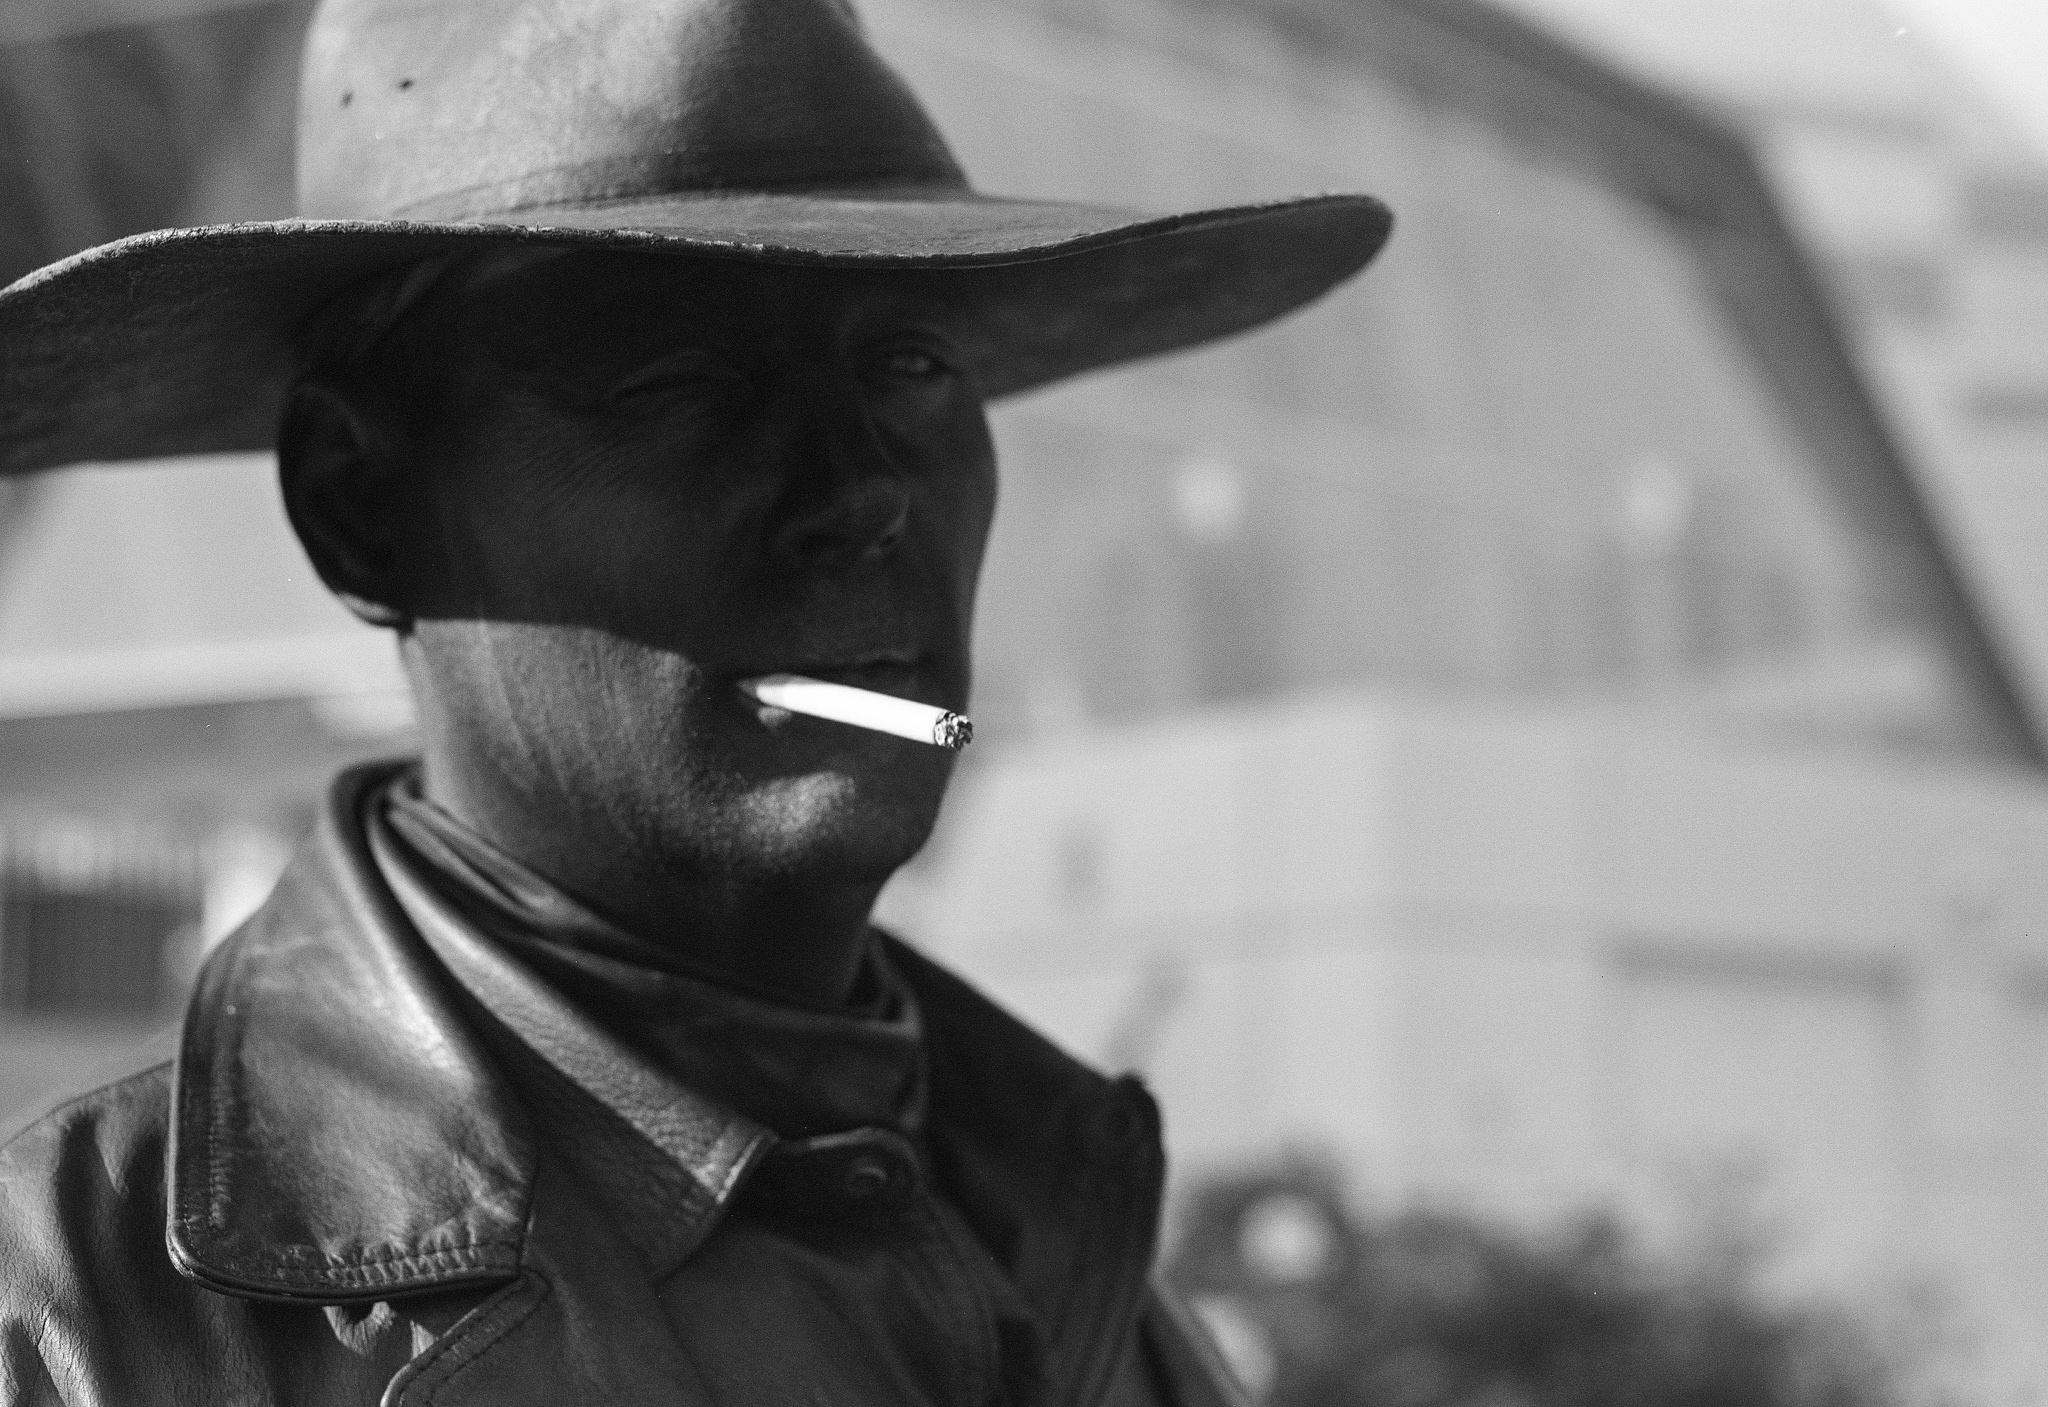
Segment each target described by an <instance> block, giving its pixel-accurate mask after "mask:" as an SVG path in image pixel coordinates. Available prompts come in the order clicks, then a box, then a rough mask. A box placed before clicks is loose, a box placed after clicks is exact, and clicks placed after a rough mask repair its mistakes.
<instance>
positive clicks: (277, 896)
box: [166, 765, 535, 1303]
mask: <svg viewBox="0 0 2048 1407" xmlns="http://www.w3.org/2000/svg"><path fill="white" fill-rule="evenodd" d="M391 770H393V769H392V767H391V766H389V765H385V766H373V767H365V768H357V769H354V770H352V771H349V772H346V773H344V774H343V775H342V776H341V777H340V778H338V779H337V780H336V782H335V784H334V786H333V787H332V788H331V789H330V791H329V794H328V798H327V805H326V807H325V809H324V811H323V812H322V814H321V816H320V819H319V823H318V826H317V828H316V830H315V832H314V834H313V836H312V838H311V839H310V841H309V842H308V843H307V844H306V845H305V846H304V848H302V849H301V850H300V852H299V853H298V855H297V856H296V857H295V858H294V859H293V861H292V863H291V865H290V866H289V867H288V868H287V869H286V871H285V873H284V877H283V878H282V879H280V880H279V882H278V886H277V889H276V890H275V891H274V892H273V894H272V895H271V897H270V899H269V900H268V901H267V902H266V903H265V904H264V905H263V907H262V908H261V909H259V910H258V911H257V913H256V915H255V916H254V917H253V918H251V919H250V920H249V922H248V923H247V924H245V925H244V926H243V927H242V928H241V929H240V930H238V931H237V932H236V933H235V934H234V935H233V936H232V937H230V938H229V939H228V940H227V941H226V942H225V943H224V944H222V946H221V948H220V949H219V950H218V951H217V952H215V953H214V955H213V956H212V957H211V958H210V959H209V960H208V961H207V963H206V966H205V967H204V969H203V970H202V971H201V973H200V976H199V982H198V985H197V988H196V990H195V991H194V993H193V997H192V1001H191V1005H190V1006H189V1008H188V1009H187V1011H186V1016H185V1025H184V1031H183V1035H182V1038H181V1041H180V1045H179V1051H178V1059H177V1067H176V1073H175V1076H174V1091H175V1092H174V1094H173V1105H172V1124H171V1146H170V1158H169V1161H170V1187H169V1225H168V1228H167V1232H166V1239H167V1241H168V1244H169V1247H170V1252H171V1257H172V1260H173V1262H174V1263H175V1264H176V1265H177V1267H178V1269H179V1270H180V1271H182V1272H183V1273H184V1274H185V1275H187V1276H189V1277H191V1278H193V1279H195V1280H198V1281H200V1282H201V1283H202V1284H205V1285H207V1286H209V1287H210V1288H213V1289H216V1290H221V1291H225V1292H227V1293H230V1294H237V1295H244V1296H252V1297H258V1298H264V1299H288V1300H289V1299H306V1300H318V1301H322V1302H330V1303H331V1302H336V1301H346V1300H377V1299H384V1298H388V1297H390V1296H392V1295H397V1294H405V1293H409V1292H415V1291H419V1290H424V1289H429V1288H435V1287H440V1286H448V1285H457V1284H475V1283H484V1284H488V1283H493V1282H497V1281H502V1280H505V1279H508V1278H509V1277H511V1276H512V1275H513V1274H514V1273H515V1272H516V1271H517V1270H518V1268H519V1264H520V1253H521V1248H522V1243H523V1240H524V1236H525V1228H526V1225H527V1219H528V1211H529V1207H530V1204H531V1201H532V1188H533V1170H534V1157H535V1150H534V1139H533V1130H532V1127H531V1124H530V1122H529V1120H528V1118H527V1116H526V1114H525V1112H524V1111H523V1110H522V1109H521V1108H520V1107H519V1105H518V1103H517V1101H516V1100H515V1099H514V1098H513V1097H512V1094H511V1092H510V1090H509V1089H508V1088H507V1087H506V1086H505V1084H504V1082H503V1081H502V1080H500V1079H499V1078H497V1076H496V1075H495V1074H494V1072H493V1070H492V1067H491V1064H490V1061H489V1058H488V1056H487V1055H486V1053H485V1051H484V1048H483V1046H482V1045H481V1043H480V1042H479V1041H478V1039H477V1037H476V1035H475V1034H474V1033H473V1032H472V1030H471V1029H470V1027H469V1025H468V1024H467V1023H466V1022H465V1021H464V1020H463V1019H462V1017H461V1014H460V1012H459V1009H458V1007H457V1004H456V999H455V995H454V993H453V991H452V990H451V988H450V986H449V984H448V982H447V979H446V978H445V977H444V976H443V975H442V974H441V973H440V972H439V971H438V970H437V969H436V966H435V964H434V961H433V959H432V957H431V955H430V954H428V952H427V951H426V950H425V948H424V947H423V946H422V944H421V943H420V941H419V939H418V937H417V935H415V934H414V933H413V932H412V930H411V928H410V926H409V925H408V924H407V923H406V922H405V919H404V917H403V915H402V914H401V913H400V912H399V910H398V907H397V905H396V902H395V901H394V899H393V897H392V895H391V892H390V890H389V889H388V888H386V886H385V885H384V883H383V881H382V880H381V879H380V878H379V876H378V874H377V872H376V866H375V863H374V861H373V860H372V858H371V856H370V854H369V852H368V849H367V847H366V845H365V841H364V836H363V828H362V824H361V821H360V809H361V805H362V800H363V797H364V795H365V794H366V792H367V791H368V790H369V788H371V787H372V786H374V785H376V784H377V783H379V782H381V781H382V780H384V778H385V777H386V776H388V775H389V773H390V772H391Z"/></svg>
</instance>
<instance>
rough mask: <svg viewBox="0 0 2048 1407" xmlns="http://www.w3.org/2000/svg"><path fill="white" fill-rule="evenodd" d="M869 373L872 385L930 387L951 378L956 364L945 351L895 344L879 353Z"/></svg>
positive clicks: (925, 345) (918, 344) (918, 343)
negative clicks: (891, 384) (873, 382)
mask: <svg viewBox="0 0 2048 1407" xmlns="http://www.w3.org/2000/svg"><path fill="white" fill-rule="evenodd" d="M865 371H866V374H867V377H868V379H869V380H870V381H876V382H882V383H894V384H897V385H930V384H932V383H934V382H937V381H941V380H943V379H945V378H946V377H949V376H951V375H952V374H953V363H952V361H951V360H950V359H949V358H948V357H947V355H946V353H945V352H944V351H942V350H941V349H940V348H938V347H935V346H932V345H930V344H929V343H926V342H924V341H915V342H891V343H888V344H887V345H885V346H882V347H880V348H877V349H876V351H875V352H874V354H873V355H872V356H871V357H869V359H868V363H867V366H866V368H865Z"/></svg>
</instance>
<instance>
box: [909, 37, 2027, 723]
mask: <svg viewBox="0 0 2048 1407" xmlns="http://www.w3.org/2000/svg"><path fill="white" fill-rule="evenodd" d="M878 8H879V9H880V10H882V11H883V12H885V13H887V12H891V11H893V10H894V9H897V8H903V9H905V10H906V11H907V10H908V8H909V7H908V6H901V5H891V4H888V3H886V0H885V3H883V4H882V5H881V6H879V7H878ZM1173 8H1175V7H1172V6H1157V5H1155V6H1146V5H1143V4H1132V5H1127V6H1124V7H1121V9H1120V10H1119V13H1120V14H1121V13H1124V12H1125V11H1132V12H1143V11H1148V10H1152V9H1157V10H1161V11H1162V12H1163V11H1166V10H1170V9H1173ZM1397 8H1398V7H1397ZM1132 23H1134V24H1135V23H1136V22H1135V21H1133V22H1132ZM1205 34H1206V38H1204V37H1203V36H1204V35H1205ZM884 39H885V41H886V42H889V43H891V44H892V45H893V44H897V43H899V41H900V43H901V44H902V45H906V46H908V54H907V57H908V60H909V67H910V68H911V70H912V74H911V76H912V81H913V83H914V84H915V85H916V86H918V87H919V89H920V90H921V91H928V92H931V93H932V94H933V96H934V100H935V105H936V106H937V107H938V108H939V117H940V121H941V123H942V125H944V126H945V127H946V130H947V131H948V132H949V134H951V135H953V136H954V138H955V141H956V144H957V145H958V146H959V147H960V149H961V152H962V156H963V159H964V160H965V161H966V164H967V165H968V168H969V170H971V171H973V172H974V173H975V175H976V177H977V179H978V180H980V181H981V182H982V183H983V184H984V185H986V186H988V187H989V188H992V189H1002V190H1019V191H1024V192H1029V193H1048V194H1049V193H1054V192H1058V193H1061V194H1065V195H1068V196H1075V195H1079V196H1084V197H1093V198H1096V199H1101V200H1105V201H1116V202H1119V203H1140V204H1145V205H1149V206H1154V207H1173V206H1182V207H1185V206H1188V205H1193V204H1198V203H1205V202H1206V203H1231V202H1237V201H1241V200H1244V199H1246V198H1247V197H1253V196H1259V195H1264V194H1269V193H1270V194H1275V195H1277V194H1281V193H1285V192H1293V191H1301V190H1317V189H1354V190H1370V191H1373V192H1376V193H1378V194H1380V195H1382V196H1383V197H1384V198H1386V199H1387V201H1388V202H1389V204H1391V205H1392V206H1393V208H1394V209H1395V211H1396V214H1397V217H1398V218H1397V224H1396V229H1395V234H1394V238H1393V241H1392V243H1391V245H1390V246H1389V248H1388V251H1387V252H1386V254H1385V255H1384V256H1382V258H1381V260H1380V262H1379V263H1378V264H1377V265H1376V266H1375V267H1374V269H1373V270H1372V271H1371V272H1370V273H1369V274H1368V275H1367V276H1366V277H1365V278H1364V279H1362V280H1360V281H1358V282H1356V283H1354V284H1352V285H1350V286H1348V287H1346V288H1344V289H1342V290H1340V291H1339V292H1338V293H1337V294H1336V295H1335V296H1333V297H1332V298H1330V299H1328V300H1327V301H1326V302H1324V303H1323V304H1321V305H1319V306H1317V307H1316V308H1314V309H1312V310H1310V311H1309V312H1307V313H1305V314H1303V315H1301V316H1299V317H1297V318H1295V319H1293V320H1292V321H1290V322H1288V323H1285V324H1283V325H1282V326H1281V327H1279V328H1278V329H1277V330H1274V331H1271V332H1265V333H1261V334H1259V335H1256V336H1253V337H1249V338H1245V339H1242V340H1239V341H1236V342H1233V343H1229V344H1226V345H1224V346H1222V347H1220V348H1217V349H1213V350H1209V351H1205V352H1201V353H1197V354H1194V355H1189V356H1184V357H1179V358H1174V359H1169V360H1166V361H1163V362H1159V363H1155V364H1152V365H1149V366H1145V367H1140V368H1137V369H1135V370H1131V371H1126V372H1120V373H1117V374H1115V375H1112V376H1107V377H1102V378H1098V379H1094V380H1090V381H1084V382H1082V383H1080V384H1078V385H1073V386H1070V387H1064V388H1058V389H1055V390H1053V391H1051V392H1049V393H1045V394H1041V395H1038V396H1036V397H1033V398H1031V399H1029V400H1027V401H1025V402H1024V403H1022V404H1021V405H1018V406H1016V407H1015V408H1013V409H1009V410H1006V411H1004V412H1002V413H1001V414H1000V416H999V419H998V427H999V438H1000V442H1001V447H1002V449H1003V463H1004V470H1005V480H1004V506H1003V510H1002V513H1001V514H1000V515H999V519H998V528H997V539H996V543H995V546H994V549H993V552H992V558H991V566H990V574H989V578H988V582H987V587H986V591H985V595H984V603H983V607H982V626H983V630H982V635H981V667H980V676H979V677H980V689H979V697H978V699H977V709H978V712H979V714H980V715H981V716H982V717H984V718H985V719H986V720H987V722H988V724H989V726H990V729H991V735H992V736H998V735H1001V734H1003V733H1006V732H1010V731H1012V730H1016V731H1030V730H1033V729H1035V728H1040V727H1043V726H1047V725H1057V724H1062V723H1068V722H1072V721H1074V720H1076V719H1079V718H1088V719H1096V720H1118V719H1130V718H1144V717H1152V716H1158V715H1162V714H1170V713H1173V712H1176V711H1179V710H1183V709H1187V708H1191V707H1197V706H1201V705H1205V704H1209V703H1212V702H1216V701H1222V700H1231V699H1241V698H1251V697H1260V696H1266V695H1272V694H1278V693H1284V692H1288V691H1294V690H1301V689H1319V688H1324V687H1328V686H1356V685H1364V686H1368V687H1375V688H1397V689H1425V690H1432V691H1455V692H1459V693H1466V694H1475V693H1476V694H1484V695H1512V696H1530V697H1539V698H1574V699H1586V700H1592V701H1601V702H1607V701H1617V700H1630V701H1644V700H1647V701H1652V702H1656V701H1683V702H1684V704H1685V706H1687V707H1699V706H1706V707H1708V708H1711V709H1715V710H1717V711H1718V712H1720V713H1722V714H1725V715H1727V716H1728V717H1729V718H1732V719H1735V720H1737V721H1751V720H1754V721H1759V722H1762V723H1765V724H1769V725H1773V726H1784V727H1789V728H1791V729H1793V730H1795V731H1799V732H1803V733H1806V734H1819V735H1823V736H1828V737H1833V738H1837V739H1852V740H1856V741H1860V742H1865V743H1874V744H1876V745H1878V746H1880V747H1907V748H1915V749H1923V750H1924V749H1929V748H1932V749H1936V750H1946V751H1950V752H1963V753H1970V752H1991V751H1996V750H1998V749H1999V748H2001V747H2003V746H2005V743H2004V742H2003V741H2002V740H2001V738H2000V734H1999V729H2000V726H2001V725H2000V724H1999V722H1998V721H1997V710H1998V707H1999V705H1998V703H1997V702H1996V701H1994V700H1991V699H1989V698H1985V697H1980V696H1979V695H1978V691H1977V689H1976V686H1975V685H1973V684H1972V683H1971V682H1970V680H1971V678H1972V676H1971V674H1970V672H1969V669H1968V668H1967V667H1966V666H1965V665H1964V663H1963V662H1962V660H1961V657H1960V654H1959V652H1961V653H1967V651H1968V650H1969V649H1970V648H1971V645H1970V643H1969V642H1967V641H1958V640H1957V639H1955V638H1954V636H1955V631H1954V627H1953V624H1952V618H1949V617H1945V616H1944V615H1943V610H1944V606H1943V605H1942V600H1943V597H1942V591H1943V589H1944V587H1943V578H1942V572H1943V566H1942V564H1941V563H1940V562H1939V561H1938V560H1937V559H1935V558H1934V556H1933V554H1932V553H1931V552H1930V551H1929V550H1927V549H1926V548H1925V547H1924V546H1922V545H1920V544H1918V543H1914V542H1907V541H1901V540H1900V536H1901V535H1900V534H1899V532H1898V529H1897V522H1896V512H1895V505H1894V504H1892V503H1889V502H1886V501H1884V494H1885V491H1884V489H1883V486H1881V485H1880V484H1878V483H1877V482H1875V476H1877V475H1879V474H1881V473H1882V472H1884V470H1883V467H1882V466H1870V467H1869V468H1868V470H1867V472H1866V470H1865V469H1864V468H1863V466H1858V465H1855V464H1853V462H1852V463H1851V464H1850V467H1849V470H1848V472H1846V473H1845V472H1844V471H1843V467H1842V466H1843V461H1844V459H1845V458H1847V459H1850V460H1852V461H1853V458H1854V456H1855V454H1856V453H1857V452H1858V451H1857V450H1856V448H1855V446H1853V445H1849V444H1846V443H1834V442H1832V441H1831V440H1830V439H1829V433H1830V432H1829V428H1828V427H1829V425H1830V423H1831V422H1832V421H1836V420H1839V419H1840V418H1841V416H1840V407H1839V406H1830V405H1821V404H1802V403H1793V402H1790V401H1788V400H1787V398H1786V396H1785V395H1782V394H1781V393H1780V391H1779V389H1778V388H1777V387H1775V386H1774V385H1773V384H1771V381H1770V379H1769V377H1768V373H1767V371H1766V369H1765V368H1764V367H1763V366H1762V365H1761V364H1760V362H1759V360H1758V356H1757V354H1756V352H1755V351H1754V349H1753V348H1752V346H1751V345H1750V344H1749V343H1747V342H1746V341H1745V340H1744V338H1743V337H1742V336H1741V335H1740V333H1739V332H1738V330H1737V329H1736V327H1735V326H1734V325H1733V324H1732V323H1731V322H1730V320H1729V315H1728V314H1727V312H1726V311H1725V304H1724V298H1723V295H1722V292H1721V291H1720V290H1718V289H1717V288H1716V286H1715V285H1714V283H1713V281H1712V276H1711V271H1710V270H1708V269H1707V268H1706V267H1705V266H1704V265H1703V263H1702V260H1701V255H1700V252H1699V246H1698V245H1696V244H1695V243H1694V242H1693V237H1692V235H1691V234H1690V233H1688V232H1686V231H1682V230H1680V229H1678V228H1676V227H1675V226H1674V225H1673V224H1672V222H1671V219H1670V217H1668V216H1666V215H1665V214H1663V213H1661V212H1660V211H1657V210H1654V209H1652V208H1651V207H1650V206H1648V205H1647V204H1645V203H1644V202H1643V201H1641V200H1639V199H1637V198H1636V197H1635V196H1634V195H1632V194H1630V193H1628V192H1626V191H1624V190H1623V189H1621V188H1620V187H1619V185H1618V184H1616V183H1615V182H1614V181H1613V180H1612V179H1611V178H1610V177H1609V176H1608V175H1607V174H1606V173H1604V172H1601V171H1597V170H1595V169H1593V167H1592V164H1591V163H1590V162H1585V161H1581V160H1579V159H1578V158H1576V157H1575V156H1573V154H1572V153H1570V152H1566V151H1562V150H1559V149H1558V148H1557V146H1556V145H1555V144H1554V143H1553V144H1552V145H1551V146H1548V147H1546V146H1544V145H1542V143H1543V141H1544V140H1546V139H1544V138H1543V137H1542V136H1541V134H1525V133H1522V132H1519V131H1516V130H1511V129H1510V128H1508V127H1506V126H1503V125H1501V124H1500V123H1498V122H1497V121H1493V120H1482V118H1481V117H1479V116H1475V115H1472V114H1470V113H1466V112H1463V111H1460V110H1456V109H1453V108H1451V107H1449V106H1447V105H1446V104H1444V103H1443V102H1440V101H1437V100H1434V99H1431V98H1427V97H1423V96H1419V95H1418V94H1417V93H1415V92H1413V91H1410V90H1409V89H1408V88H1406V87H1405V86H1403V84H1402V83H1400V82H1397V81H1395V80H1393V79H1390V78H1389V77H1387V76H1386V75H1384V74H1383V73H1381V72H1380V71H1378V70H1377V69H1375V68H1372V67H1369V66H1363V65H1356V66H1353V65H1342V64H1340V63H1339V62H1338V61H1337V59H1336V58H1335V57H1334V56H1333V55H1330V54H1322V55H1314V54H1311V53H1310V52H1309V51H1308V50H1306V49H1305V48H1303V47H1301V46H1298V45H1293V46H1291V45H1288V44H1286V43H1284V42H1282V41H1281V40H1279V39H1277V38H1276V37H1274V36H1273V35H1272V34H1271V33H1265V32H1262V31H1260V30H1258V29H1257V28H1256V27H1255V26H1253V25H1252V24H1250V23H1243V24H1242V25H1241V26H1240V25H1237V24H1234V23H1233V22H1232V21H1230V20H1228V19H1222V18H1218V19H1216V20H1215V21H1214V23H1212V24H1209V25H1206V26H1199V27H1190V28H1189V29H1187V30H1183V31H1180V32H1179V33H1177V34H1176V37H1175V40H1174V45H1175V47H1177V48H1178V49H1179V51H1180V54H1181V60H1180V61H1178V62H1175V61H1170V60H1168V59H1167V58H1165V57H1164V56H1163V55H1162V54H1159V53H1146V52H1141V51H1140V50H1139V48H1137V47H1135V46H1134V47H1133V48H1131V49H1129V50H1126V51H1123V52H1121V53H1120V52H1119V50H1118V47H1117V46H1116V45H1115V44H1114V43H1111V44H1104V45H1099V46H1097V47H1096V48H1094V49H1093V50H1091V51H1090V52H1088V53H1086V54H1082V53H1080V52H1079V51H1078V50H1075V51H1058V50H1055V49H1054V48H1052V47H1051V46H1049V45H1048V44H1047V41H1046V40H1045V39H1044V38H1043V37H1042V35H1039V34H1033V33H1027V32H1024V31H1022V30H1018V31H1016V32H1014V33H1012V32H1009V31H1000V30H999V31H998V39H997V41H993V42H990V43H989V44H987V45H985V46H983V49H982V50H981V51H977V52H975V53H967V52H963V51H961V50H959V49H957V48H950V47H946V45H945V44H944V42H943V41H939V40H931V41H923V40H921V38H920V36H917V35H914V34H913V33H912V31H911V29H910V27H909V25H908V23H907V22H906V23H905V27H904V28H903V29H902V30H901V31H888V32H886V33H885V34H884ZM921 44H923V45H925V46H926V47H920V45H921ZM1034 45H1037V46H1043V47H1042V48H1041V50H1040V51H1039V52H1034V51H1033V46H1034ZM1380 61H1382V62H1385V63H1387V64H1388V65H1389V66H1390V67H1392V66H1394V65H1397V64H1398V63H1400V62H1401V56H1400V55H1398V54H1390V55H1385V56H1381V60H1380ZM1808 389H1809V390H1810V388H1808ZM1808 399H1809V400H1812V399H1814V398H1813V397H1812V396H1811V395H1809V397H1808ZM1859 480H1864V481H1867V491H1866V490H1865V489H1864V487H1863V485H1860V484H1859V482H1858V481H1859ZM1845 483H1846V484H1847V485H1848V487H1847V489H1846V490H1845V489H1844V488H1843V487H1842V486H1843V485H1844V484H1845Z"/></svg>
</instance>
